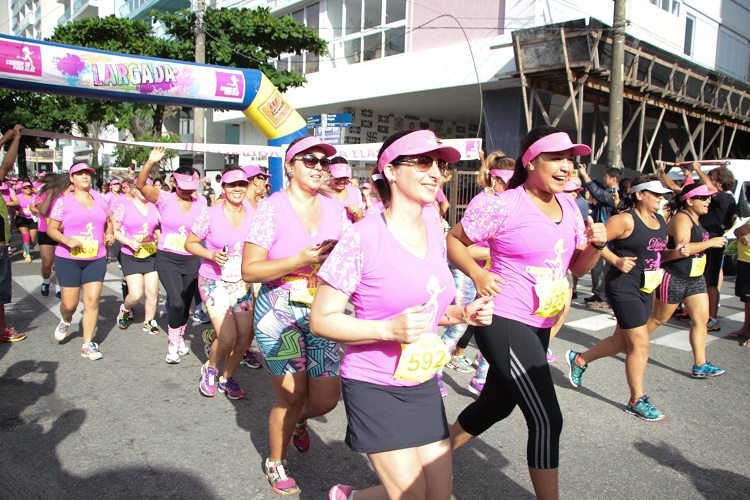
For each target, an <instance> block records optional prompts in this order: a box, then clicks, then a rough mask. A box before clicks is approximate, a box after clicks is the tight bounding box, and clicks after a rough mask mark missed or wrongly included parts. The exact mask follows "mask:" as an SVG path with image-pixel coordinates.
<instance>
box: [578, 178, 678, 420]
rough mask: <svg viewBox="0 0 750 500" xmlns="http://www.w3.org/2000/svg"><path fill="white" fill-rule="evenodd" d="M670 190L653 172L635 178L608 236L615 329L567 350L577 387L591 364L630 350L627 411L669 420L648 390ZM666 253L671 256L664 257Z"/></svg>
mask: <svg viewBox="0 0 750 500" xmlns="http://www.w3.org/2000/svg"><path fill="white" fill-rule="evenodd" d="M667 193H671V190H669V189H667V188H665V187H664V186H662V184H661V182H659V180H658V179H657V177H656V176H653V175H641V176H640V177H638V178H637V179H635V180H634V181H633V183H632V184H631V186H630V193H629V196H628V197H627V198H625V199H624V200H623V206H622V208H621V210H620V211H621V213H618V214H617V215H613V216H612V217H610V218H609V219H607V223H606V227H607V239H608V240H609V241H610V246H609V248H605V249H604V252H603V253H602V257H603V258H604V259H605V260H606V261H607V262H608V263H609V264H610V268H609V271H608V272H607V275H606V276H605V278H604V285H605V291H606V293H607V301H608V302H609V304H611V305H612V310H613V312H614V313H615V317H616V318H617V327H616V328H615V331H614V333H613V334H612V335H611V336H609V337H607V338H606V339H603V340H600V341H599V342H598V343H597V344H596V345H595V346H594V347H592V348H591V349H589V350H588V351H586V352H584V353H578V352H576V351H572V350H571V351H568V352H567V354H566V357H565V358H566V360H567V362H568V378H569V379H570V383H571V384H573V386H574V387H580V386H581V377H582V376H583V372H584V371H585V370H586V368H587V366H588V364H590V363H591V362H593V361H596V360H597V359H600V358H604V357H607V356H614V355H616V354H619V353H621V352H624V353H625V378H626V379H627V381H628V386H629V387H630V400H629V401H628V403H627V404H626V405H625V411H626V412H627V413H629V414H631V415H635V416H636V417H638V418H641V419H643V420H646V421H650V422H656V421H659V420H663V419H664V414H663V413H662V412H661V411H659V410H657V409H656V407H654V405H653V404H652V403H651V401H649V397H648V396H647V395H646V393H645V391H644V389H643V379H644V378H645V375H646V367H647V366H648V354H649V346H650V341H649V332H648V319H649V316H650V315H651V305H652V303H653V291H654V290H656V287H658V286H659V284H660V283H661V280H662V277H663V275H664V270H663V269H662V268H661V262H662V252H663V251H664V249H665V248H666V247H667V223H666V222H665V221H664V218H663V217H662V216H661V215H660V214H659V213H658V212H659V210H660V209H661V203H662V201H663V199H664V195H665V194H667ZM665 257H666V255H665Z"/></svg>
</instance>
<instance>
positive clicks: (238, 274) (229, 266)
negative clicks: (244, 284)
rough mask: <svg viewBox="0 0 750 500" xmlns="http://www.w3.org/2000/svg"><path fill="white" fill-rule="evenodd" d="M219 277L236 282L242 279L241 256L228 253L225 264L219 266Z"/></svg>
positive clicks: (228, 281) (229, 281)
mask: <svg viewBox="0 0 750 500" xmlns="http://www.w3.org/2000/svg"><path fill="white" fill-rule="evenodd" d="M221 279H222V280H223V281H225V282H227V283H237V282H238V281H240V280H241V279H242V257H241V256H239V255H230V256H229V260H227V262H226V264H224V265H223V266H221Z"/></svg>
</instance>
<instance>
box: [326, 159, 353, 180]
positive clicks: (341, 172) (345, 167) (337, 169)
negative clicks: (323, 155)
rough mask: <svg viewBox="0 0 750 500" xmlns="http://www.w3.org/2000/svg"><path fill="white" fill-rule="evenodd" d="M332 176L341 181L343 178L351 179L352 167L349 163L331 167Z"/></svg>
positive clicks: (336, 164) (335, 164)
mask: <svg viewBox="0 0 750 500" xmlns="http://www.w3.org/2000/svg"><path fill="white" fill-rule="evenodd" d="M330 168H331V176H332V177H333V178H334V179H341V178H342V177H348V178H351V176H352V167H350V166H349V164H348V163H334V164H333V165H331V167H330Z"/></svg>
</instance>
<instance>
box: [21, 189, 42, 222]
mask: <svg viewBox="0 0 750 500" xmlns="http://www.w3.org/2000/svg"><path fill="white" fill-rule="evenodd" d="M36 204H37V200H36V195H35V194H32V195H31V196H29V197H28V198H27V197H26V196H25V195H24V194H23V193H21V194H19V195H18V215H19V216H21V217H25V218H26V219H36V217H35V216H34V214H33V213H32V212H31V206H32V205H36Z"/></svg>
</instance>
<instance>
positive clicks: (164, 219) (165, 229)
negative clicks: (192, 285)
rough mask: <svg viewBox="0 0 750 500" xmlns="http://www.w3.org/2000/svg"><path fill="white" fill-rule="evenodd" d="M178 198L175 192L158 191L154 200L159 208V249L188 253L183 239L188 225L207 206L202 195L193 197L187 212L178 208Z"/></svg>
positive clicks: (188, 229)
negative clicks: (156, 198)
mask: <svg viewBox="0 0 750 500" xmlns="http://www.w3.org/2000/svg"><path fill="white" fill-rule="evenodd" d="M178 200H179V197H178V196H177V194H176V193H168V192H166V191H160V192H159V199H158V200H156V208H157V209H158V210H159V217H160V218H161V237H160V238H159V250H163V251H165V252H172V253H175V254H178V255H190V253H189V252H188V251H187V250H185V240H186V239H187V234H188V232H189V231H190V226H192V225H193V222H195V221H196V220H197V219H198V216H199V215H200V213H201V209H202V208H203V207H205V206H207V204H206V199H205V198H204V197H203V196H199V197H198V198H197V199H193V202H192V203H191V204H190V210H188V211H187V212H185V211H183V210H182V208H180V202H179V201H178Z"/></svg>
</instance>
